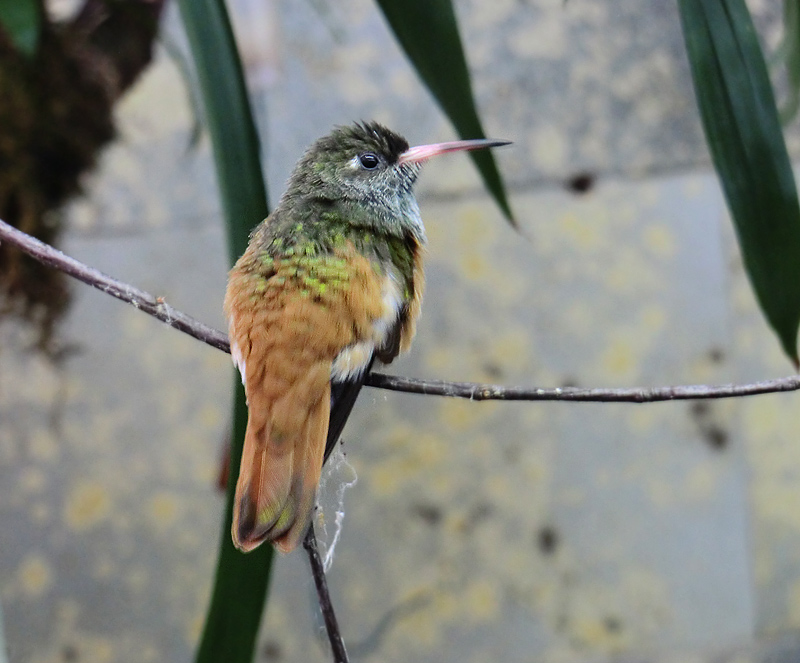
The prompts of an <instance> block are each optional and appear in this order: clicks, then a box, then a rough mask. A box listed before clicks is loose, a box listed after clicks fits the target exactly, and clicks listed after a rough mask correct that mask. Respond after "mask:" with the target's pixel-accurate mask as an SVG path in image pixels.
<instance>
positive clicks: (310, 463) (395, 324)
mask: <svg viewBox="0 0 800 663" xmlns="http://www.w3.org/2000/svg"><path fill="white" fill-rule="evenodd" d="M507 144H508V141H500V140H489V139H475V140H460V141H453V142H447V143H437V144H432V145H420V146H417V147H409V145H408V142H407V141H406V140H405V139H404V138H403V137H402V136H399V135H398V134H396V133H394V132H393V131H391V130H389V129H387V128H386V127H384V126H382V125H380V124H378V123H376V122H362V123H357V124H354V125H350V126H344V127H337V128H335V129H334V130H333V131H332V132H331V133H330V134H328V135H327V136H324V137H322V138H320V139H318V140H317V141H316V142H315V143H313V144H312V145H311V146H310V147H309V148H308V149H307V150H306V152H305V154H304V155H303V157H302V158H301V159H300V161H299V162H298V163H297V165H296V166H295V168H294V170H293V172H292V174H291V176H290V177H289V181H288V183H287V186H286V190H285V192H284V194H283V195H282V196H281V198H280V200H279V201H278V204H277V206H276V207H275V209H274V211H273V212H272V213H271V214H270V215H269V216H268V217H267V218H266V219H265V220H264V221H262V222H261V223H260V224H259V225H258V226H257V227H256V228H255V229H254V230H253V232H252V233H251V235H250V243H249V245H248V247H247V250H246V251H245V253H244V254H243V255H242V257H241V258H239V260H238V261H237V262H236V264H235V265H234V267H233V269H232V270H231V272H230V274H229V279H228V287H227V291H226V295H225V314H226V317H227V320H228V331H229V338H230V344H231V355H232V357H233V361H234V363H235V364H236V366H237V367H238V369H239V372H240V374H241V378H242V382H243V383H244V387H245V393H246V396H247V406H248V421H247V430H246V433H245V439H244V447H243V451H242V460H241V465H240V468H239V478H238V480H237V483H236V494H235V499H234V506H233V509H234V512H233V527H232V532H231V533H232V537H233V543H234V545H235V546H236V547H237V548H238V549H239V550H241V551H243V552H248V551H250V550H253V549H254V548H256V547H257V546H259V545H260V544H261V543H263V542H264V541H269V542H270V543H272V545H274V546H275V547H276V548H277V549H278V550H280V551H281V552H290V551H291V550H293V549H294V548H295V547H296V546H297V544H298V543H299V542H300V540H301V539H302V537H303V535H304V534H305V533H306V530H307V529H308V527H309V524H310V521H311V515H312V512H313V510H314V506H315V501H316V491H317V485H318V483H319V479H320V474H321V471H322V465H323V463H324V461H325V460H326V459H327V456H328V454H330V452H331V451H332V450H333V448H334V446H335V445H336V442H337V441H338V438H339V435H340V434H341V431H342V428H344V424H345V422H346V420H347V417H348V416H349V414H350V411H351V409H352V407H353V405H354V403H355V400H356V397H357V396H358V392H359V390H360V389H361V386H362V385H363V382H364V378H365V377H366V375H367V373H368V372H369V370H370V368H371V366H372V363H373V361H374V360H375V359H377V360H379V361H381V362H383V363H385V364H388V363H389V362H391V361H392V360H393V359H394V358H395V357H396V356H397V355H398V354H399V353H400V352H404V351H405V350H407V349H408V348H409V346H410V344H411V339H412V338H413V336H414V332H415V328H416V323H417V318H418V317H419V313H420V307H421V304H422V293H423V289H424V283H425V279H424V274H423V264H422V263H423V251H424V247H425V242H426V238H425V227H424V226H423V224H422V219H421V218H420V212H419V206H418V205H417V200H416V198H415V197H414V190H413V189H414V183H415V182H416V180H417V176H418V175H419V172H420V169H421V167H422V164H423V163H424V162H425V161H427V160H428V159H429V158H431V157H434V156H437V155H440V154H444V153H447V152H455V151H461V150H475V149H481V148H489V147H496V146H500V145H507Z"/></svg>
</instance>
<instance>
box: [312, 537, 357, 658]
mask: <svg viewBox="0 0 800 663" xmlns="http://www.w3.org/2000/svg"><path fill="white" fill-rule="evenodd" d="M303 548H305V549H306V552H307V553H308V561H309V562H310V564H311V575H312V576H314V584H315V585H316V586H317V599H318V600H319V609H320V610H321V611H322V617H323V619H324V620H325V630H326V631H327V632H328V640H330V643H331V652H332V653H333V660H334V662H335V663H348V661H349V659H348V658H347V650H346V649H345V646H344V640H343V639H342V632H341V631H340V630H339V622H338V621H337V619H336V613H335V612H334V610H333V604H332V603H331V595H330V593H329V592H328V581H327V579H326V578H325V569H324V567H323V565H322V559H321V558H320V556H319V550H318V549H317V537H316V536H315V535H314V524H313V523H311V524H310V525H309V526H308V531H307V532H306V536H305V538H304V539H303Z"/></svg>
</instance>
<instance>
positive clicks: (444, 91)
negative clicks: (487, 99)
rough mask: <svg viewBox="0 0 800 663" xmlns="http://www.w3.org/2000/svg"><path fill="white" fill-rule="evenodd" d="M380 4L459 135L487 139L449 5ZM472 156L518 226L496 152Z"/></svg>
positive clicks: (432, 0)
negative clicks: (499, 168) (498, 165)
mask: <svg viewBox="0 0 800 663" xmlns="http://www.w3.org/2000/svg"><path fill="white" fill-rule="evenodd" d="M377 1H378V5H379V6H380V8H381V10H382V11H383V14H384V16H385V17H386V20H387V21H388V23H389V26H390V27H391V28H392V30H393V31H394V34H395V36H396V37H397V40H398V41H399V42H400V45H401V46H402V47H403V50H404V51H405V52H406V55H407V56H408V59H409V60H411V63H412V64H413V65H414V67H415V68H416V70H417V73H418V74H419V76H420V78H421V79H422V81H423V82H424V83H425V85H426V86H427V87H428V89H429V90H430V91H431V93H432V94H433V96H434V98H435V99H436V101H437V102H438V103H439V105H440V106H441V107H442V110H443V111H444V112H445V114H446V115H447V116H448V117H449V118H450V121H451V122H452V123H453V126H454V127H455V128H456V131H457V132H458V133H459V135H460V136H461V137H462V138H485V134H484V133H483V127H481V121H480V119H479V117H478V111H477V110H476V108H475V100H474V98H473V96H472V86H471V84H470V77H469V70H468V69H467V61H466V58H465V57H464V49H463V47H462V45H461V37H460V36H459V32H458V24H457V23H456V16H455V13H454V12H453V5H452V3H451V2H450V0H404V1H403V2H398V0H377ZM470 157H472V160H473V161H474V162H475V165H476V166H477V168H478V171H479V172H480V174H481V177H482V178H483V181H484V184H485V185H486V188H487V189H489V191H490V192H491V194H492V196H493V197H494V199H495V201H496V202H497V204H498V205H499V206H500V209H501V210H502V211H503V214H504V215H505V216H506V218H507V219H508V220H509V221H511V222H512V224H514V225H516V224H515V223H514V219H513V215H512V213H511V207H510V206H509V204H508V199H507V198H506V192H505V189H504V187H503V181H502V179H501V178H500V173H499V172H498V170H497V164H496V163H495V160H494V156H493V155H492V153H491V152H490V151H489V150H481V151H477V152H470Z"/></svg>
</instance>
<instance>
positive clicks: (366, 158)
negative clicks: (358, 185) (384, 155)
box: [358, 152, 380, 170]
mask: <svg viewBox="0 0 800 663" xmlns="http://www.w3.org/2000/svg"><path fill="white" fill-rule="evenodd" d="M358 162H359V163H360V164H361V167H362V168H365V169H366V170H375V169H376V168H377V167H378V164H379V163H380V160H379V159H378V155H377V154H374V153H373V152H364V154H359V155H358Z"/></svg>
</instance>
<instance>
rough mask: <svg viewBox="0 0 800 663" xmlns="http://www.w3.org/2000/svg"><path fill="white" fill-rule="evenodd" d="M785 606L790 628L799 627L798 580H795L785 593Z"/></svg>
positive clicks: (799, 588) (799, 581) (799, 586)
mask: <svg viewBox="0 0 800 663" xmlns="http://www.w3.org/2000/svg"><path fill="white" fill-rule="evenodd" d="M786 608H787V612H788V619H789V624H788V626H790V627H791V628H798V627H800V580H795V581H794V582H793V583H792V585H791V587H789V589H788V591H787V595H786Z"/></svg>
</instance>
